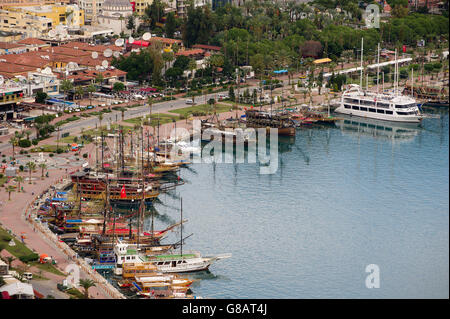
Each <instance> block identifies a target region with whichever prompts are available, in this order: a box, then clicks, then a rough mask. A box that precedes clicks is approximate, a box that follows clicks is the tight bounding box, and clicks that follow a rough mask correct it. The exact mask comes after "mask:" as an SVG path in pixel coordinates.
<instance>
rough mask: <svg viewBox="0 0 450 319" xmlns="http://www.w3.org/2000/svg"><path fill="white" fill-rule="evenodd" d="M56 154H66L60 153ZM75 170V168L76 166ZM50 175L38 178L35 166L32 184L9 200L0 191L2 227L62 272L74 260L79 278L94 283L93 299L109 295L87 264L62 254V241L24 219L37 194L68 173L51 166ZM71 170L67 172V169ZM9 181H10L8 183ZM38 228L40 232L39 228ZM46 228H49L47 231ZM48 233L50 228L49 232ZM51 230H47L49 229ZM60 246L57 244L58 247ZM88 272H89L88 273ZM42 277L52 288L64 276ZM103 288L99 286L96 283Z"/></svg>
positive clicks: (6, 195)
mask: <svg viewBox="0 0 450 319" xmlns="http://www.w3.org/2000/svg"><path fill="white" fill-rule="evenodd" d="M92 148H93V145H88V146H87V147H86V148H85V149H84V151H85V152H90V151H92ZM59 156H67V154H65V155H59ZM83 162H84V161H81V160H80V162H79V167H81V165H82V163H83ZM75 169H76V167H75ZM48 173H49V177H48V178H45V179H43V180H42V179H41V178H40V175H41V171H40V169H37V172H35V173H33V174H32V184H29V183H28V181H24V182H23V183H22V184H21V186H23V189H24V192H20V193H19V192H13V193H11V200H8V193H7V192H5V191H2V192H0V201H1V202H2V207H1V210H0V222H1V224H2V227H3V228H5V229H7V230H11V231H12V233H13V234H15V235H16V237H17V238H18V239H20V237H21V236H22V235H24V236H25V240H24V243H25V245H27V246H28V247H29V248H30V249H32V250H34V251H36V252H37V253H38V254H43V253H45V254H47V255H49V256H51V257H52V258H53V259H54V260H56V262H57V265H56V266H57V268H58V269H59V270H60V271H61V272H63V273H65V269H66V267H67V266H68V265H69V264H73V263H77V264H79V266H80V278H82V279H84V278H90V279H93V280H94V281H96V282H97V286H96V287H92V288H90V289H89V293H90V296H91V297H92V298H102V299H105V298H111V294H108V292H107V289H105V287H103V286H104V284H103V283H102V284H100V283H99V282H101V279H100V278H99V277H98V276H100V275H99V274H96V275H97V276H95V274H92V272H94V271H92V270H91V269H86V265H85V264H84V262H83V261H82V260H78V261H77V260H76V259H75V258H74V259H72V258H70V257H69V256H68V255H67V254H65V253H64V252H63V251H62V249H61V246H62V243H60V244H58V242H57V241H55V240H54V239H55V238H56V236H55V238H51V235H53V234H48V233H46V232H45V231H46V230H45V229H43V227H42V226H41V225H40V224H38V223H36V222H34V221H33V223H30V222H29V221H27V220H26V218H25V214H26V215H27V216H28V214H29V209H31V208H32V206H33V204H34V202H35V201H36V200H37V199H38V196H39V195H41V194H42V193H43V192H46V191H47V189H48V188H49V187H50V186H52V185H53V186H54V185H56V184H57V183H58V182H60V181H62V179H64V178H66V177H67V173H66V170H65V169H62V168H59V169H51V170H48ZM69 173H70V172H69ZM27 176H28V174H24V177H27ZM10 183H12V182H10ZM39 228H41V231H40V229H39ZM47 231H48V230H47ZM48 232H49V231H48ZM49 233H50V232H49ZM58 246H59V247H58ZM67 253H68V254H69V255H70V254H71V253H73V251H72V250H70V251H67ZM87 272H89V274H88V273H87ZM44 277H47V278H49V279H50V280H52V281H54V284H55V287H56V283H58V282H59V283H62V280H63V279H65V278H66V277H65V276H58V275H55V274H50V273H47V272H46V273H45V274H44ZM100 285H101V286H102V287H98V286H100Z"/></svg>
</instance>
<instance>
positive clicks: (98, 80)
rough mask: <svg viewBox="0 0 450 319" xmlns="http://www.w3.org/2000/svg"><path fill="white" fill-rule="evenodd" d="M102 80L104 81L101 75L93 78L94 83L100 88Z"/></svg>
mask: <svg viewBox="0 0 450 319" xmlns="http://www.w3.org/2000/svg"><path fill="white" fill-rule="evenodd" d="M104 80H105V78H104V77H103V74H101V73H99V74H97V76H96V77H95V83H97V84H98V85H100V86H101V85H102V84H103V81H104Z"/></svg>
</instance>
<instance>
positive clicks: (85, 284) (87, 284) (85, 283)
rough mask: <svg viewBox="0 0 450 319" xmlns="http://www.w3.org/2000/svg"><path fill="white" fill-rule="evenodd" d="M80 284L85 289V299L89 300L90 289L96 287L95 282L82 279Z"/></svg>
mask: <svg viewBox="0 0 450 319" xmlns="http://www.w3.org/2000/svg"><path fill="white" fill-rule="evenodd" d="M79 284H80V286H81V287H83V288H84V298H85V299H89V288H91V287H95V282H94V281H93V280H92V279H80V281H79Z"/></svg>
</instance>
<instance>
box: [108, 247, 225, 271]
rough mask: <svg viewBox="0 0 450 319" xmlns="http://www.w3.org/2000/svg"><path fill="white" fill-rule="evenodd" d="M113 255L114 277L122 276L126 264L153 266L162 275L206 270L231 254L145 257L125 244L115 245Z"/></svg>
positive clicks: (192, 253)
mask: <svg viewBox="0 0 450 319" xmlns="http://www.w3.org/2000/svg"><path fill="white" fill-rule="evenodd" d="M114 253H115V255H116V258H115V259H116V266H115V270H114V272H115V274H116V275H122V274H123V271H124V264H126V263H134V264H135V265H137V264H144V265H147V264H149V265H153V266H154V267H156V269H157V271H159V272H163V273H181V272H195V271H202V270H207V269H208V268H209V267H210V266H211V265H212V264H213V263H214V262H215V261H217V260H221V259H226V258H230V257H231V254H222V255H215V256H202V255H201V254H200V253H199V252H188V253H181V254H164V255H158V254H155V255H145V254H143V253H141V252H140V251H138V250H137V249H130V248H129V245H128V244H125V243H119V244H116V246H115V247H114ZM149 267H150V266H149Z"/></svg>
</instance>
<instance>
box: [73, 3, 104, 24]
mask: <svg viewBox="0 0 450 319" xmlns="http://www.w3.org/2000/svg"><path fill="white" fill-rule="evenodd" d="M77 1H78V5H79V6H80V8H81V9H82V10H83V11H84V18H85V19H86V23H89V24H95V23H96V22H97V17H98V15H99V14H100V12H101V9H102V6H103V3H104V2H105V0H77Z"/></svg>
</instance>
